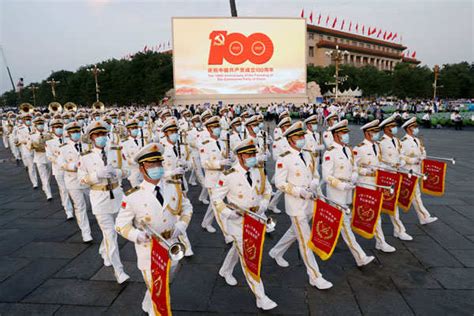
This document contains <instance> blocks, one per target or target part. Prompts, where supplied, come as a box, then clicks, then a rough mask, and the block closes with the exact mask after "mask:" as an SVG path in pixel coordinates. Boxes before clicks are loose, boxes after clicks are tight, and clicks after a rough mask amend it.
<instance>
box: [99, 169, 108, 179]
mask: <svg viewBox="0 0 474 316" xmlns="http://www.w3.org/2000/svg"><path fill="white" fill-rule="evenodd" d="M97 178H99V179H110V178H111V175H110V173H109V172H108V171H107V169H101V170H99V171H97Z"/></svg>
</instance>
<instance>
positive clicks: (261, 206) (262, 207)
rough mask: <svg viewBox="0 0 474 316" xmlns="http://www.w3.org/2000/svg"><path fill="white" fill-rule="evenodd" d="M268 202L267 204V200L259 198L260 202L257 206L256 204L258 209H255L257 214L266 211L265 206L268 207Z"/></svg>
mask: <svg viewBox="0 0 474 316" xmlns="http://www.w3.org/2000/svg"><path fill="white" fill-rule="evenodd" d="M268 204H269V202H268V200H265V199H263V200H261V201H260V204H259V206H258V211H257V213H258V214H263V213H265V211H266V210H267V208H268Z"/></svg>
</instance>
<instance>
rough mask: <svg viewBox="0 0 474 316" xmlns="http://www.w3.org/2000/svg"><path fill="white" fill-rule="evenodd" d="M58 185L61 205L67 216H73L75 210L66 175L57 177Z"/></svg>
mask: <svg viewBox="0 0 474 316" xmlns="http://www.w3.org/2000/svg"><path fill="white" fill-rule="evenodd" d="M54 178H55V179H56V183H57V184H58V190H59V196H60V197H61V204H62V206H63V208H64V211H65V213H66V216H68V217H69V216H72V213H73V209H72V203H71V199H70V198H69V194H68V190H67V189H66V183H65V182H64V174H59V175H55V176H54Z"/></svg>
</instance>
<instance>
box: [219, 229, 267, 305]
mask: <svg viewBox="0 0 474 316" xmlns="http://www.w3.org/2000/svg"><path fill="white" fill-rule="evenodd" d="M233 239H234V242H233V243H232V247H231V248H230V249H229V252H228V253H227V255H226V257H225V259H224V262H223V263H222V267H221V272H222V274H223V275H224V276H226V275H232V273H233V271H234V267H235V265H236V264H237V261H238V260H239V259H240V266H241V267H242V272H243V273H244V276H245V280H246V281H247V284H248V285H249V287H250V290H252V292H253V294H254V295H255V297H256V298H257V299H262V298H264V297H265V289H264V287H263V282H262V279H261V278H260V282H257V280H255V279H254V278H253V277H252V276H251V275H250V274H249V273H248V272H247V270H245V261H244V257H243V250H242V236H241V235H240V236H233ZM262 251H263V249H262Z"/></svg>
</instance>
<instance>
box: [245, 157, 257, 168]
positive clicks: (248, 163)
mask: <svg viewBox="0 0 474 316" xmlns="http://www.w3.org/2000/svg"><path fill="white" fill-rule="evenodd" d="M256 164H257V158H256V157H250V158H247V159H245V166H246V167H247V168H253V167H255V165H256Z"/></svg>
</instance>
